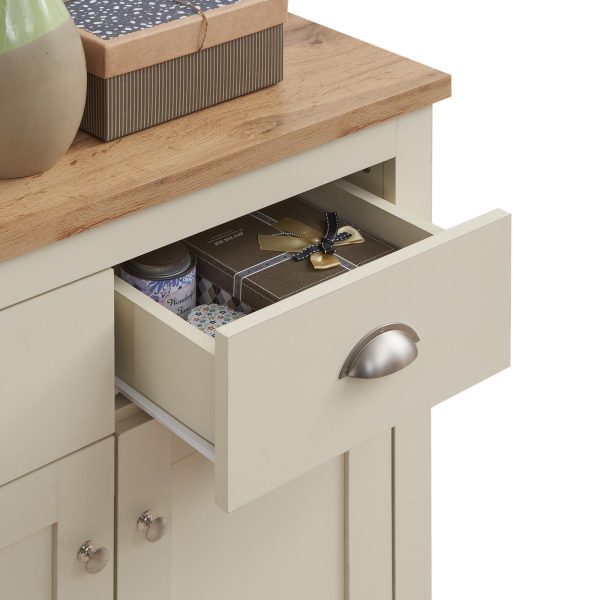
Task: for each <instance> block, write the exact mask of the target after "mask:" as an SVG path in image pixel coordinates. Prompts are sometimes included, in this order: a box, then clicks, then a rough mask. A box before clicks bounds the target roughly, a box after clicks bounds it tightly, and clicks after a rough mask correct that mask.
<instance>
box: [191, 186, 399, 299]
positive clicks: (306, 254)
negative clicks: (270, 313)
mask: <svg viewBox="0 0 600 600" xmlns="http://www.w3.org/2000/svg"><path fill="white" fill-rule="evenodd" d="M185 243H186V244H187V245H188V247H189V248H190V250H191V252H192V254H194V255H195V256H196V258H197V264H196V269H197V272H198V274H199V276H200V277H202V278H204V280H207V281H208V282H210V283H212V284H214V285H215V286H218V287H219V288H221V289H222V290H225V291H226V292H227V293H228V294H230V295H231V296H233V298H235V300H237V301H238V302H243V303H245V304H247V305H249V306H251V307H252V308H254V309H260V308H263V307H265V306H268V305H270V304H273V303H275V302H278V301H279V300H283V299H284V298H287V297H289V296H291V295H293V294H296V293H298V292H301V291H302V290H305V289H308V288H310V287H312V286H315V285H318V284H319V283H321V282H322V281H326V280H328V279H331V278H333V277H337V276H339V275H342V274H344V273H346V272H348V271H349V270H352V269H356V268H359V267H360V265H364V264H366V263H368V262H370V261H372V260H375V259H377V258H379V257H381V256H385V255H386V254H390V253H391V252H394V251H395V250H397V249H398V248H396V247H394V246H392V245H391V244H388V243H386V242H384V241H382V240H380V239H378V238H377V237H375V236H374V235H372V234H370V233H367V232H365V231H363V230H361V231H358V230H356V229H354V228H352V227H351V225H349V224H348V223H345V222H344V221H342V220H341V219H340V218H338V217H337V215H335V213H325V212H323V211H322V210H320V209H319V208H317V207H315V206H313V205H311V204H309V203H307V202H304V201H303V200H300V199H299V198H291V199H288V200H284V201H283V202H278V203H277V204H273V205H271V206H268V207H266V208H263V209H261V210H260V211H256V212H253V213H251V214H249V215H246V216H244V217H240V218H238V219H235V220H233V221H230V222H228V223H225V224H223V225H220V226H218V227H214V228H212V229H209V230H207V231H204V232H202V233H199V234H197V235H194V236H192V237H190V238H188V239H187V240H185Z"/></svg>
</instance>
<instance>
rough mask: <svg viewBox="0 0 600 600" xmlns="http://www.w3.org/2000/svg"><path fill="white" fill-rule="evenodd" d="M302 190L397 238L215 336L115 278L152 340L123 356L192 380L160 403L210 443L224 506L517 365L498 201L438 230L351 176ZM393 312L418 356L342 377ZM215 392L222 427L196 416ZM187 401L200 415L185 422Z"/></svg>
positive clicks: (131, 374) (131, 345) (131, 377)
mask: <svg viewBox="0 0 600 600" xmlns="http://www.w3.org/2000/svg"><path fill="white" fill-rule="evenodd" d="M307 197H308V199H310V200H312V201H313V202H316V203H317V204H320V205H321V206H323V207H327V208H330V209H339V210H340V212H341V213H342V214H344V217H345V218H347V219H348V220H349V221H351V222H353V223H355V224H356V225H357V226H358V227H360V228H364V229H365V230H367V231H371V232H379V233H380V235H381V237H382V238H384V239H387V241H389V242H391V243H395V244H397V245H401V246H403V249H402V250H400V251H398V252H395V253H393V254H391V255H388V256H386V257H383V258H381V259H380V260H378V261H375V262H372V263H369V264H367V265H363V266H362V267H361V268H360V269H356V270H354V271H351V272H349V273H347V274H345V275H343V276H341V277H338V278H335V279H332V280H330V281H327V282H325V283H322V284H320V285H319V286H317V287H314V288H311V289H309V290H306V291H304V292H302V293H300V294H297V295H295V296H292V297H291V298H288V299H286V300H284V301H282V302H279V303H277V304H275V305H272V306H270V307H267V308H265V309H263V310H261V311H258V312H256V313H254V314H252V315H249V316H247V317H245V318H243V319H240V320H238V321H236V322H234V323H232V324H230V325H227V326H226V327H223V328H222V329H220V330H219V331H218V332H217V336H216V339H215V343H214V346H211V343H212V340H210V339H209V338H207V337H206V336H203V335H202V334H199V332H196V331H194V330H192V329H191V328H190V327H189V326H187V325H186V324H185V323H183V322H181V323H175V321H174V320H173V318H172V317H170V316H169V315H168V314H167V312H168V311H166V310H163V309H162V307H159V308H161V310H160V311H159V310H157V309H156V308H155V307H151V306H150V304H148V303H147V302H145V300H146V299H145V298H144V299H141V298H140V296H141V295H136V294H134V293H132V292H135V290H132V289H131V290H129V289H126V288H125V286H122V285H121V284H120V283H118V284H117V286H118V296H120V299H119V300H118V302H119V303H123V304H124V306H125V307H126V309H123V310H122V312H123V318H125V315H128V317H129V320H128V321H127V323H128V324H129V332H130V334H131V331H132V330H135V331H137V332H138V333H137V334H138V335H140V337H143V339H144V342H145V344H144V346H142V345H140V344H136V343H135V342H134V341H132V340H133V338H132V337H131V335H130V336H129V337H128V339H127V340H125V341H123V348H124V349H125V350H126V355H127V356H129V358H130V359H131V357H132V356H137V360H138V361H139V360H140V357H141V356H143V357H144V362H146V359H147V360H148V362H147V364H146V366H145V367H144V368H145V369H151V370H152V377H153V378H155V379H156V378H157V377H159V376H160V377H162V378H169V377H170V378H171V379H170V381H173V379H174V378H177V379H178V383H177V384H176V385H177V386H178V389H180V388H181V382H185V387H186V391H185V392H184V394H183V396H182V398H181V399H180V400H181V407H178V406H177V405H178V403H179V399H178V397H177V396H175V397H174V396H169V397H168V399H167V402H169V403H170V406H169V407H167V406H163V408H165V409H166V410H168V411H170V412H171V413H172V414H174V415H175V416H176V417H177V418H178V419H180V420H181V421H182V422H183V423H184V424H186V425H187V426H188V427H190V428H191V429H194V430H195V431H197V432H198V433H200V434H201V435H204V436H205V437H207V438H208V439H209V440H210V441H211V442H214V444H215V447H216V468H215V478H216V496H217V502H218V503H219V504H220V506H222V507H223V508H225V509H226V510H233V509H235V508H237V507H239V506H241V505H243V504H245V503H246V502H248V501H250V500H252V499H254V498H257V497H259V496H261V495H262V494H264V493H266V492H268V491H270V490H272V489H274V488H276V487H278V486H280V485H282V484H283V483H285V482H287V481H289V480H291V479H293V478H295V477H297V476H299V475H300V474H302V473H305V472H307V471H309V470H310V469H312V468H314V467H316V466H317V465H319V464H322V463H323V462H325V461H326V460H328V459H331V458H333V457H335V456H338V455H339V454H342V453H343V452H345V451H347V450H348V449H350V448H353V447H355V446H356V445H358V444H360V443H361V442H363V441H365V440H367V439H369V438H371V437H373V436H374V435H376V434H378V433H380V432H382V431H383V430H385V429H386V428H390V427H392V426H394V425H396V424H397V423H399V422H401V421H402V420H403V418H405V416H406V415H407V414H409V413H410V412H411V411H412V410H414V409H415V408H416V407H418V406H420V407H430V406H433V405H435V404H436V403H438V402H440V401H442V400H444V399H446V398H448V397H450V396H452V395H454V394H456V393H457V392H459V391H461V390H463V389H465V388H467V387H469V386H470V385H473V384H474V383H477V382H478V381H480V380H482V379H484V378H486V377H488V376H490V375H492V374H493V373H495V372H497V371H499V370H501V369H503V368H505V367H506V366H508V363H509V325H510V323H509V322H510V217H509V215H507V214H506V213H504V212H502V211H495V212H492V213H490V214H488V215H484V216H482V217H480V218H478V219H475V220H473V221H470V222H468V223H466V224H463V225H460V226H458V227H455V228H453V229H451V230H448V231H441V230H438V229H437V228H435V227H431V226H429V227H428V226H427V225H425V224H422V223H418V222H417V220H416V219H412V218H411V217H410V216H408V215H406V214H403V212H402V211H401V210H400V209H398V208H396V207H394V206H392V205H390V204H388V203H386V202H384V201H383V200H380V199H378V198H376V197H374V196H372V195H371V194H368V193H366V192H363V191H361V190H359V189H358V188H356V186H352V185H351V184H344V183H339V184H336V185H335V186H327V187H326V188H324V189H322V190H316V191H314V192H312V193H310V194H309V195H308V196H307ZM127 311H129V313H128V312H127ZM175 319H177V318H175ZM142 322H143V324H144V330H143V334H141V333H140V327H139V324H141V323H142ZM131 323H137V324H138V325H137V326H133V327H132V326H131ZM389 323H400V324H403V325H407V326H409V327H410V328H412V329H413V330H414V331H415V332H416V333H417V335H418V337H419V338H420V341H419V342H418V344H417V347H418V356H417V358H416V360H414V362H412V364H409V365H408V366H407V367H406V368H404V369H402V370H400V371H398V372H395V373H393V374H390V375H388V376H385V377H380V378H377V379H357V378H353V377H346V378H343V379H340V378H339V375H340V370H341V367H342V365H343V364H344V362H345V361H346V358H347V357H348V355H349V354H350V352H351V351H352V350H353V348H354V346H355V345H356V343H357V342H358V341H359V340H360V339H361V338H363V336H365V334H367V333H369V332H371V331H372V330H374V329H376V328H378V327H381V326H383V325H386V324H389ZM124 331H127V324H125V325H124ZM165 331H168V334H167V335H166V336H165V337H164V338H163V339H164V340H166V341H167V344H168V349H167V352H168V353H169V358H168V359H167V363H168V364H169V365H171V366H172V364H173V362H174V360H173V356H177V358H178V360H177V363H178V367H177V369H176V370H175V371H170V372H167V371H165V370H162V369H161V361H160V357H159V356H157V355H156V356H153V353H152V352H149V351H148V348H149V347H151V346H152V345H154V346H158V343H159V341H160V339H161V335H162V334H164V332H165ZM152 332H154V334H155V339H154V340H153V341H154V342H155V343H154V344H150V343H149V342H150V340H149V337H150V338H151V337H152V336H153V335H154V334H153V333H152ZM119 335H120V334H119ZM190 346H192V347H193V350H192V351H191V352H190V351H189V348H190ZM161 351H163V352H164V351H165V347H164V346H163V347H162V348H161ZM120 363H121V361H120V360H119V358H118V365H119V364H120ZM123 364H125V362H124V363H123ZM122 373H123V378H124V379H125V380H126V381H127V382H128V383H130V384H131V385H132V386H134V387H136V385H141V386H143V385H147V380H146V381H142V380H141V379H140V378H139V377H138V379H137V380H136V376H137V375H139V373H140V369H137V370H136V369H131V368H128V369H123V371H122ZM211 374H212V375H211ZM212 386H214V391H213V387H212ZM156 390H157V391H158V387H157V388H156ZM154 391H155V389H154V388H152V386H150V388H148V387H146V389H145V390H144V393H145V394H146V395H147V396H148V397H149V398H150V399H151V400H153V401H155V402H157V403H158V404H161V401H160V398H159V395H156V396H155V395H154ZM157 398H158V400H157ZM213 403H214V425H213V424H212V423H209V422H206V421H205V422H203V423H200V421H201V420H202V417H200V414H201V412H202V411H204V414H205V415H207V414H209V411H210V410H211V408H210V407H211V406H212V404H213ZM194 405H196V408H195V407H194ZM179 408H181V410H179ZM190 410H191V411H192V412H195V414H194V416H193V417H192V418H190V419H189V420H188V419H187V417H186V416H185V415H186V411H190ZM199 427H201V428H202V429H201V430H199ZM213 427H214V429H213Z"/></svg>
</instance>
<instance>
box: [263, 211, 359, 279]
mask: <svg viewBox="0 0 600 600" xmlns="http://www.w3.org/2000/svg"><path fill="white" fill-rule="evenodd" d="M273 227H275V229H278V230H279V231H281V232H282V233H281V234H275V235H259V236H258V244H259V246H260V249H261V250H268V251H271V252H291V253H302V252H304V251H305V250H307V249H308V248H309V247H311V246H318V245H320V244H321V243H322V241H323V239H324V236H323V234H322V233H321V232H320V231H317V230H316V229H313V228H312V227H310V226H309V225H305V224H304V223H301V222H300V221H296V219H290V218H285V219H281V221H278V222H277V223H275V224H274V225H273ZM337 233H338V234H344V233H347V234H349V236H350V237H348V238H347V239H344V240H341V241H337V242H335V243H334V244H333V246H334V247H338V246H348V245H350V244H362V243H363V242H364V241H365V239H364V238H363V236H362V235H361V234H360V232H359V231H358V230H357V229H355V228H354V227H351V226H350V225H345V226H344V227H340V228H339V229H338V230H337ZM286 234H289V235H286ZM310 262H311V263H312V266H313V267H314V268H315V269H317V270H325V269H333V268H335V267H338V266H339V264H340V261H339V260H338V257H337V256H336V255H335V253H327V254H326V253H325V252H322V251H315V252H313V253H312V254H310Z"/></svg>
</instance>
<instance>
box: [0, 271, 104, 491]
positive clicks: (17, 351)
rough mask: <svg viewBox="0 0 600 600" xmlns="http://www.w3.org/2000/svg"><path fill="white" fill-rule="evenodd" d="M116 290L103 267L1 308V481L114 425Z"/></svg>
mask: <svg viewBox="0 0 600 600" xmlns="http://www.w3.org/2000/svg"><path fill="white" fill-rule="evenodd" d="M5 287H10V286H3V289H4V288H5ZM113 296H114V291H113V278H112V276H111V272H110V271H104V272H102V273H98V274H96V275H92V276H91V277H88V278H86V279H83V280H81V281H77V282H75V283H72V284H70V285H68V286H64V287H62V288H59V289H57V290H55V291H53V292H49V293H47V294H43V295H41V296H38V297H36V298H33V299H31V300H27V301H25V302H22V303H20V304H17V305H15V306H13V307H11V308H8V309H5V310H2V311H0V335H1V338H2V344H0V365H1V366H0V372H1V374H0V398H2V417H1V418H0V485H1V484H2V483H5V482H7V481H10V480H12V479H15V478H17V477H20V476H21V475H24V474H25V473H28V472H30V471H32V470H33V469H36V468H38V467H40V466H42V465H45V464H48V463H51V462H52V461H54V460H57V459H58V458H60V457H62V456H64V455H66V454H68V453H70V452H74V451H75V450H78V449H79V448H81V447H83V446H85V445H87V444H90V443H92V442H95V441H96V440H99V439H101V438H103V437H105V436H107V435H109V434H110V433H112V432H113V430H114V423H113V398H114V391H113V389H114V358H113V357H114V350H113V347H114V324H113V323H114V321H113Z"/></svg>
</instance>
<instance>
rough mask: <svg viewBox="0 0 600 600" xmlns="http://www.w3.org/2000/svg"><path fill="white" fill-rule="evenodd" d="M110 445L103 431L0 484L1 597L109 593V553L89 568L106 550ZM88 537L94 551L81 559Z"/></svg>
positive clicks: (47, 598) (91, 597)
mask: <svg viewBox="0 0 600 600" xmlns="http://www.w3.org/2000/svg"><path fill="white" fill-rule="evenodd" d="M113 447H114V441H113V438H109V439H107V440H104V441H102V442H99V443H98V444H95V445H94V446H90V447H89V448H87V449H85V450H82V451H80V452H77V453H75V454H73V455H71V456H68V457H66V458H64V459H62V460H60V461H58V462H55V463H53V464H51V465H48V466H47V467H44V468H42V469H39V470H37V471H34V472H33V473H31V474H29V475H25V476H24V477H21V478H20V479H17V480H15V481H13V482H11V483H8V484H6V485H4V486H3V487H0V514H2V515H3V526H2V528H1V529H0V589H1V595H2V597H3V598H4V597H6V598H10V600H76V599H79V598H85V599H86V600H110V598H112V595H113V569H112V560H109V561H108V562H107V563H106V566H105V568H104V569H102V570H101V571H100V572H98V573H96V574H93V575H92V574H90V573H89V572H88V570H90V571H91V570H94V567H98V566H102V564H104V562H105V561H104V560H101V559H105V558H107V557H109V556H110V555H111V554H112V537H113V533H112V530H113V506H114V486H113V460H114V459H113ZM90 540H92V541H94V542H97V544H98V546H97V547H96V548H97V550H96V551H97V552H98V548H100V550H99V554H95V555H92V554H91V553H90V556H91V560H89V561H88V562H87V563H84V562H80V561H79V560H78V551H79V548H80V546H81V544H83V543H84V542H87V541H90ZM104 548H105V549H106V550H104ZM86 567H87V569H86Z"/></svg>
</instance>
